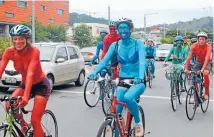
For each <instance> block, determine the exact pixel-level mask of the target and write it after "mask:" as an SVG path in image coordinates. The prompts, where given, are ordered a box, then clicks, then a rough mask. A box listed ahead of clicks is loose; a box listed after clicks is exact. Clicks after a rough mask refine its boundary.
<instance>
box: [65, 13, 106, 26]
mask: <svg viewBox="0 0 214 137" xmlns="http://www.w3.org/2000/svg"><path fill="white" fill-rule="evenodd" d="M69 16H70V19H69V25H70V26H73V24H74V23H80V22H84V23H101V24H108V20H107V19H104V18H95V17H92V16H89V15H87V14H78V13H76V12H72V13H70V15H69Z"/></svg>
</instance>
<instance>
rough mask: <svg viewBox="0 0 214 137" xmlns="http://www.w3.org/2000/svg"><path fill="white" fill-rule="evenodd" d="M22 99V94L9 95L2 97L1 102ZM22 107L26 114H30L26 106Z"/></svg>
mask: <svg viewBox="0 0 214 137" xmlns="http://www.w3.org/2000/svg"><path fill="white" fill-rule="evenodd" d="M21 99H22V97H21V96H18V97H9V96H4V97H0V101H1V102H5V101H9V102H11V101H20V100H21ZM20 109H21V111H22V113H24V114H28V113H29V112H28V111H26V110H25V109H24V108H20Z"/></svg>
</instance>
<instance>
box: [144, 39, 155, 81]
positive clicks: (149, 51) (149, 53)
mask: <svg viewBox="0 0 214 137" xmlns="http://www.w3.org/2000/svg"><path fill="white" fill-rule="evenodd" d="M155 57H156V47H155V44H154V41H153V40H152V39H148V40H147V46H146V58H153V60H152V75H153V78H155V75H154V74H155ZM146 70H148V60H146Z"/></svg>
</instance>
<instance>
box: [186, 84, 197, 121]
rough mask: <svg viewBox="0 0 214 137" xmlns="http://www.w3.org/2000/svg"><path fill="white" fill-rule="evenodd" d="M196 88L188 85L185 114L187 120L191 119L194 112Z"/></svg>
mask: <svg viewBox="0 0 214 137" xmlns="http://www.w3.org/2000/svg"><path fill="white" fill-rule="evenodd" d="M196 92H197V91H196V89H195V87H194V86H192V87H190V88H189V90H188V91H187V96H186V107H185V108H186V115H187V118H188V119H189V120H192V119H193V118H194V116H195V112H196V108H197V107H196V99H197V97H196Z"/></svg>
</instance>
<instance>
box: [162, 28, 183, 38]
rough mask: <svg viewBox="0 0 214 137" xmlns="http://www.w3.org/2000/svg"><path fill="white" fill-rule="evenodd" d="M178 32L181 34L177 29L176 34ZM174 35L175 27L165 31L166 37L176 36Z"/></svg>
mask: <svg viewBox="0 0 214 137" xmlns="http://www.w3.org/2000/svg"><path fill="white" fill-rule="evenodd" d="M180 34H181V31H180V30H178V35H180ZM176 36H177V30H175V29H171V30H168V31H167V32H166V37H176Z"/></svg>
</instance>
